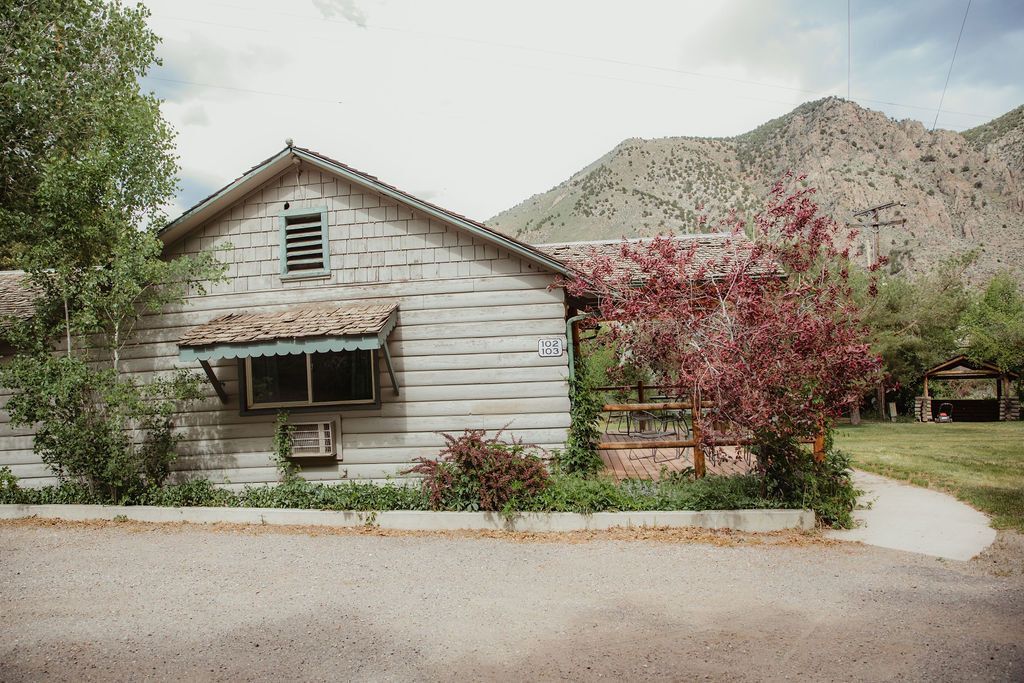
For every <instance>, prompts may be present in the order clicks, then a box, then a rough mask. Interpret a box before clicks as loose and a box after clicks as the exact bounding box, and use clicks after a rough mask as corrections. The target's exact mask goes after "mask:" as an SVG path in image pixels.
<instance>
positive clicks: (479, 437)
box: [405, 429, 549, 511]
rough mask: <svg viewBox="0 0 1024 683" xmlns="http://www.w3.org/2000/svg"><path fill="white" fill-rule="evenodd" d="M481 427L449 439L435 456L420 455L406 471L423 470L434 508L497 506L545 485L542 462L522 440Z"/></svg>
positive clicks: (532, 493) (447, 435)
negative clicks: (488, 435) (505, 439)
mask: <svg viewBox="0 0 1024 683" xmlns="http://www.w3.org/2000/svg"><path fill="white" fill-rule="evenodd" d="M485 434H486V432H485V431H484V430H482V429H475V430H469V429H467V430H466V431H465V432H464V433H463V434H462V435H460V436H453V435H451V434H443V435H442V436H443V437H444V440H445V441H446V442H447V445H446V446H445V448H444V449H443V450H442V451H441V453H440V457H439V458H438V459H437V460H432V459H427V458H418V459H417V460H418V463H417V464H416V465H415V466H414V467H412V468H410V469H409V470H406V472H405V474H409V473H414V474H422V475H423V488H424V491H425V492H426V493H427V495H428V497H429V499H430V506H431V507H432V508H434V509H435V510H441V509H444V510H492V511H494V510H501V509H503V508H504V507H505V506H506V505H507V504H508V503H509V502H512V501H514V500H515V499H517V498H527V497H530V496H532V495H534V494H536V493H538V492H539V491H541V490H543V489H544V488H545V487H547V485H548V483H549V477H548V471H547V468H546V467H545V466H544V462H543V461H542V460H541V459H540V458H538V457H537V456H536V455H534V454H533V453H531V452H530V451H529V449H528V448H527V447H526V446H524V445H523V444H521V443H517V442H513V443H505V442H503V441H501V440H500V439H499V437H500V434H498V435H496V436H494V437H492V438H489V439H488V438H485Z"/></svg>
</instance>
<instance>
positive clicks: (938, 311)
mask: <svg viewBox="0 0 1024 683" xmlns="http://www.w3.org/2000/svg"><path fill="white" fill-rule="evenodd" d="M974 259H975V255H974V254H973V253H972V254H967V255H965V256H960V257H955V258H952V259H949V260H946V261H944V262H942V263H941V264H939V265H938V266H937V267H936V268H935V269H934V270H932V271H931V272H929V273H927V274H925V275H922V276H920V277H918V278H917V279H915V280H909V279H907V278H904V277H899V276H891V275H890V276H881V277H879V279H878V281H877V285H876V286H877V294H875V296H869V295H868V292H867V290H868V287H869V284H868V278H867V277H866V276H861V277H860V278H859V279H860V280H861V282H860V286H859V288H858V289H859V291H860V296H859V298H860V300H861V301H862V305H863V306H864V323H865V324H866V325H867V326H868V327H869V329H870V330H871V338H872V349H873V350H874V351H875V352H876V353H877V354H878V355H879V356H881V358H882V361H883V363H884V368H885V373H886V374H887V375H888V378H889V382H890V384H891V385H894V386H895V387H896V392H895V393H896V395H897V399H898V401H899V402H900V403H902V404H903V409H904V410H906V409H908V408H909V402H912V401H913V397H914V395H915V393H916V392H917V391H918V390H919V389H918V387H919V385H920V383H921V378H922V376H923V373H924V371H925V370H926V369H927V368H929V367H931V366H933V365H935V364H937V363H940V362H942V361H944V360H946V359H947V358H949V357H950V356H952V355H954V354H956V353H958V350H959V348H960V335H959V332H958V329H957V328H958V325H959V323H960V319H961V317H962V316H963V314H964V312H965V311H966V310H967V307H968V306H969V304H970V292H969V291H968V290H967V288H966V286H965V285H964V273H965V272H966V271H967V269H968V268H969V267H970V266H971V264H972V263H973V262H974Z"/></svg>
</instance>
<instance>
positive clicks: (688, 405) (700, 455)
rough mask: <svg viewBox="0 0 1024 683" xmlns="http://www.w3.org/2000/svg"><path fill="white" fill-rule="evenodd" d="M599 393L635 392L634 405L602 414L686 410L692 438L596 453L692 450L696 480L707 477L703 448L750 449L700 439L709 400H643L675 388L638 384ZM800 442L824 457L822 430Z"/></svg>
mask: <svg viewBox="0 0 1024 683" xmlns="http://www.w3.org/2000/svg"><path fill="white" fill-rule="evenodd" d="M594 390H595V391H598V392H615V393H618V394H623V393H633V392H635V393H636V396H637V401H636V402H635V403H605V404H604V405H603V406H602V407H601V411H602V412H604V413H623V412H640V411H654V410H689V411H690V420H691V427H690V432H691V437H690V438H688V439H659V440H655V439H643V440H637V441H602V442H600V443H599V444H598V445H597V448H598V450H628V449H633V448H637V449H646V448H651V449H658V448H692V449H693V471H694V474H695V475H696V476H697V477H703V476H705V475H706V474H707V463H706V459H705V454H704V446H706V445H713V446H750V445H751V444H753V440H752V439H750V438H747V437H740V436H736V437H729V436H727V437H725V438H716V439H714V440H713V441H711V442H708V441H704V440H702V438H701V436H702V423H703V421H704V420H703V417H702V414H703V411H704V410H705V409H707V408H712V407H714V404H713V403H711V402H709V401H702V400H701V398H700V395H699V394H694V395H693V396H691V397H690V399H689V400H683V401H681V400H666V399H671V397H658V398H661V399H662V400H650V401H648V400H646V399H647V396H648V394H649V392H650V391H652V390H653V391H663V392H664V391H675V390H677V387H673V386H664V385H647V384H644V383H643V382H637V383H636V384H631V385H622V386H607V387H596V388H595V389H594ZM800 443H807V444H813V453H814V458H815V460H817V461H818V462H821V461H822V460H823V459H824V457H825V433H824V429H822V430H821V431H819V433H818V434H817V435H815V437H814V438H813V439H803V440H801V441H800Z"/></svg>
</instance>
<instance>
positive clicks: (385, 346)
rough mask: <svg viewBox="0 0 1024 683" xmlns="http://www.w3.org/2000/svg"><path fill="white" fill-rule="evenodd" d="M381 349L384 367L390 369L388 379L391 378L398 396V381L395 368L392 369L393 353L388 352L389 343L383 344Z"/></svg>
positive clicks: (392, 385) (392, 386)
mask: <svg viewBox="0 0 1024 683" xmlns="http://www.w3.org/2000/svg"><path fill="white" fill-rule="evenodd" d="M380 348H381V350H382V351H383V352H384V365H386V366H387V368H388V377H390V378H391V388H392V389H394V390H395V396H398V379H397V378H396V377H395V370H394V368H393V367H391V352H390V351H388V343H387V341H384V342H383V343H381V345H380Z"/></svg>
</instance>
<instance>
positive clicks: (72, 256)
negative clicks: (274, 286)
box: [0, 0, 223, 499]
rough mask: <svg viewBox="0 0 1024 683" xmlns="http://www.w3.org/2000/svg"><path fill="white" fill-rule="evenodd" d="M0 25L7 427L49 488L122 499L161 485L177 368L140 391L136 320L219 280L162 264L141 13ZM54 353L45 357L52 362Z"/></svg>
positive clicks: (158, 180)
mask: <svg viewBox="0 0 1024 683" xmlns="http://www.w3.org/2000/svg"><path fill="white" fill-rule="evenodd" d="M3 4H4V10H3V12H2V13H0V262H2V265H3V266H5V267H14V268H20V269H23V270H24V271H25V272H26V283H27V286H28V287H30V288H31V289H32V290H33V293H34V294H35V296H36V315H35V316H34V318H33V319H32V320H30V321H27V322H24V323H20V324H13V323H10V322H9V323H8V324H7V325H6V326H5V330H6V332H5V335H6V336H7V338H8V341H10V342H11V343H12V344H13V345H14V346H15V347H16V348H17V349H18V350H19V353H18V355H17V356H16V357H15V358H14V359H13V360H12V361H11V362H9V363H7V364H5V366H4V367H3V369H2V370H0V384H2V385H4V386H5V387H7V388H9V389H12V390H13V391H14V395H13V396H12V398H11V399H10V401H9V402H8V404H7V410H8V412H9V413H10V415H11V419H12V422H14V423H15V424H22V425H32V426H34V427H35V430H36V436H35V449H36V451H37V452H38V453H40V455H41V457H42V458H43V461H44V462H46V463H48V464H49V465H50V466H51V467H52V468H53V469H54V471H55V472H56V473H57V474H58V475H59V476H60V477H62V478H72V479H77V480H83V481H85V482H86V483H88V484H90V485H91V486H92V487H93V488H94V489H95V490H97V491H98V492H100V493H102V494H103V495H105V496H107V497H110V498H114V499H123V498H125V497H127V496H131V495H133V493H135V492H137V491H138V490H139V489H140V488H145V487H147V486H150V485H152V484H155V483H159V482H160V481H161V480H162V479H163V478H164V477H165V476H166V474H167V472H168V471H169V465H170V461H171V460H172V459H173V457H174V447H175V443H176V438H175V435H174V431H173V422H172V417H173V415H174V413H175V410H176V407H177V406H179V405H180V403H181V402H182V401H187V400H192V399H195V398H197V397H198V396H199V395H200V394H199V388H200V384H199V381H200V380H199V378H198V377H197V376H196V375H195V374H194V373H189V372H185V371H178V372H169V373H164V374H162V375H160V376H158V377H156V378H154V379H152V380H151V381H148V382H146V383H142V382H141V381H140V380H139V379H138V377H137V376H135V375H132V374H130V373H128V372H126V371H125V368H124V367H123V362H122V350H123V349H124V347H125V345H126V344H128V343H129V342H130V341H131V339H132V337H133V333H134V331H135V328H136V325H137V324H138V322H139V320H140V319H141V318H142V317H143V316H144V315H145V314H146V313H151V312H155V311H158V310H160V309H162V308H164V307H165V306H167V305H169V304H175V303H180V302H182V301H183V300H184V299H185V297H186V295H187V294H188V293H189V292H190V290H195V291H198V292H200V293H201V292H202V291H203V284H202V283H203V282H207V281H211V280H216V279H217V278H219V277H220V276H221V274H222V273H223V267H222V266H221V265H220V264H218V263H217V262H216V260H215V259H214V258H213V256H212V255H210V254H203V255H200V256H198V257H195V258H182V259H175V260H164V259H163V258H162V257H161V256H162V250H163V244H162V242H161V241H160V239H159V237H158V236H157V228H158V227H159V226H160V225H162V224H163V223H164V222H165V216H164V215H163V212H162V208H161V207H163V206H165V205H167V204H168V203H169V201H170V200H171V198H172V197H173V196H174V193H175V191H176V189H177V185H176V174H177V164H176V160H175V157H174V153H173V149H174V147H173V143H174V134H173V131H172V130H171V128H170V126H169V125H168V124H167V122H166V121H164V119H163V117H162V116H161V113H160V106H159V104H160V103H159V100H157V99H156V98H155V97H154V96H153V95H152V94H145V93H143V92H141V90H140V88H139V84H138V79H139V78H140V77H142V76H144V75H145V74H146V72H147V71H148V69H149V68H150V66H151V65H152V64H154V63H156V57H155V49H156V45H157V42H158V38H157V37H156V36H155V35H154V34H153V33H152V32H151V31H150V30H149V29H148V27H147V26H146V18H147V16H148V11H147V10H146V9H145V8H144V7H142V6H141V5H139V6H136V7H134V8H128V7H124V6H122V5H121V4H120V3H118V2H109V3H105V2H100V1H98V0H6V1H5V2H4V3H3ZM55 348H56V349H57V352H54V349H55Z"/></svg>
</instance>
